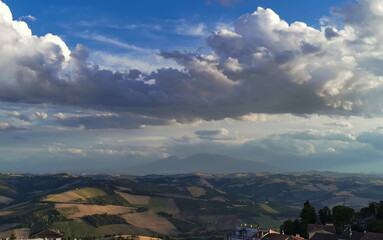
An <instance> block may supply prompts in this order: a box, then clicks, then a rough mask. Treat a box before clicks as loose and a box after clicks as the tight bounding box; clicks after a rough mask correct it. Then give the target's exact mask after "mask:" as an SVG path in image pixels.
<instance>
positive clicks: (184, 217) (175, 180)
mask: <svg viewBox="0 0 383 240" xmlns="http://www.w3.org/2000/svg"><path fill="white" fill-rule="evenodd" d="M382 190H383V180H382V179H381V178H379V177H377V176H368V175H365V176H358V175H355V176H353V175H346V176H341V177H328V176H322V175H320V174H318V173H314V174H313V173H310V174H304V173H300V174H291V175H287V174H266V173H245V174H217V175H212V174H202V173H195V174H183V175H163V176H161V175H148V176H143V177H133V176H114V177H113V176H75V175H70V174H57V175H47V176H34V175H8V174H3V175H0V196H1V197H2V198H1V199H6V200H7V201H3V202H0V234H1V232H7V231H9V230H10V229H20V231H24V232H25V231H35V230H38V229H41V228H46V227H54V228H59V229H60V230H61V231H63V232H65V234H66V236H67V237H74V236H76V237H86V236H94V237H102V236H105V235H110V234H113V233H119V232H121V233H126V234H144V235H149V236H154V235H156V236H166V235H169V236H206V235H211V234H225V233H229V232H231V231H232V229H233V226H235V225H237V224H240V223H250V224H255V225H257V224H259V225H261V226H262V227H272V228H276V227H279V226H280V224H281V222H282V221H283V220H285V219H287V218H296V217H297V216H298V212H299V209H298V208H299V207H300V206H301V204H302V202H304V201H305V200H310V201H311V202H312V203H313V205H314V206H315V207H317V209H318V208H319V207H323V206H324V205H328V206H330V207H332V206H334V205H337V204H345V205H348V206H352V207H355V208H356V209H358V208H360V207H362V206H365V205H367V204H368V203H369V202H370V201H378V200H380V199H383V191H382ZM0 236H1V235H0Z"/></svg>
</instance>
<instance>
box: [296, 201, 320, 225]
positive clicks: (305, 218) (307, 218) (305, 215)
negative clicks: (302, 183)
mask: <svg viewBox="0 0 383 240" xmlns="http://www.w3.org/2000/svg"><path fill="white" fill-rule="evenodd" d="M300 217H301V218H302V223H303V224H304V225H307V224H310V223H311V224H314V223H316V221H317V214H316V210H315V208H314V207H313V206H311V204H310V202H309V200H307V201H306V202H305V203H304V205H303V209H302V212H301V215H300Z"/></svg>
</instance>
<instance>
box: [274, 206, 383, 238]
mask: <svg viewBox="0 0 383 240" xmlns="http://www.w3.org/2000/svg"><path fill="white" fill-rule="evenodd" d="M317 216H319V219H318V220H319V221H320V223H321V224H323V225H325V224H334V226H335V230H336V232H337V233H338V234H340V233H342V232H343V231H344V230H345V228H346V227H351V229H352V230H355V231H360V232H362V231H365V230H366V231H369V232H380V233H383V201H380V202H372V203H370V204H369V206H368V207H363V208H361V209H360V211H359V212H355V210H354V209H352V208H349V207H347V206H341V205H339V206H335V207H333V208H332V209H330V208H329V207H327V206H326V207H324V208H322V209H320V210H319V211H318V214H317V212H316V209H315V208H314V207H313V206H311V204H310V202H309V201H306V202H305V203H304V206H303V209H302V212H301V214H300V219H295V220H290V219H289V220H286V221H285V222H283V224H282V226H281V231H283V232H284V233H285V234H289V235H295V234H300V235H301V236H307V224H314V223H317V222H318V221H317Z"/></svg>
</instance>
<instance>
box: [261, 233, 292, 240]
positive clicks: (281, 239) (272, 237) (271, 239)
mask: <svg viewBox="0 0 383 240" xmlns="http://www.w3.org/2000/svg"><path fill="white" fill-rule="evenodd" d="M288 238H289V236H287V235H281V234H277V233H271V234H268V235H266V236H265V237H263V238H262V240H288Z"/></svg>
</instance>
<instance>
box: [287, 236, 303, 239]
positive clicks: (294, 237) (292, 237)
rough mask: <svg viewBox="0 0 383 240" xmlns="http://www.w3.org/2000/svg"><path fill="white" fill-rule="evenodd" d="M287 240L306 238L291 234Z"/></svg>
mask: <svg viewBox="0 0 383 240" xmlns="http://www.w3.org/2000/svg"><path fill="white" fill-rule="evenodd" d="M287 240H305V239H304V238H303V237H297V236H290V237H289V238H288V239H287Z"/></svg>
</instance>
